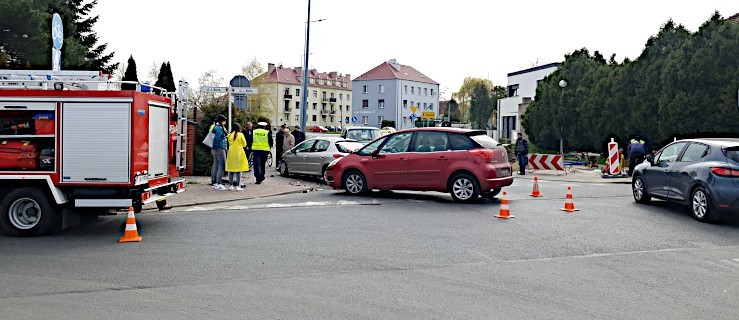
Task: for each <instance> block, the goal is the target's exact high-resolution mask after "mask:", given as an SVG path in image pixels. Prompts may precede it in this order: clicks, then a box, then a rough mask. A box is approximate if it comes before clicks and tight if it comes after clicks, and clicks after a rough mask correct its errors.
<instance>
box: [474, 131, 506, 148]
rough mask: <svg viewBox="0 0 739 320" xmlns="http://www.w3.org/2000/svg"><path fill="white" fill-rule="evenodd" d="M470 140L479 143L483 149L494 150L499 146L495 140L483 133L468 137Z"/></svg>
mask: <svg viewBox="0 0 739 320" xmlns="http://www.w3.org/2000/svg"><path fill="white" fill-rule="evenodd" d="M469 137H470V138H472V140H475V142H477V143H479V144H480V145H481V146H482V147H483V148H495V147H497V146H499V145H500V143H498V141H495V139H493V138H491V137H488V136H487V135H486V134H485V133H482V132H480V133H477V134H474V133H473V134H472V135H470V136H469Z"/></svg>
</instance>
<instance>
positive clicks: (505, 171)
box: [500, 169, 511, 176]
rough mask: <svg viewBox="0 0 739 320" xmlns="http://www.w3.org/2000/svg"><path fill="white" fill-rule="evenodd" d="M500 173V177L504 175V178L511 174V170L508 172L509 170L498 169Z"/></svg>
mask: <svg viewBox="0 0 739 320" xmlns="http://www.w3.org/2000/svg"><path fill="white" fill-rule="evenodd" d="M500 173H501V174H502V175H504V176H507V175H510V174H511V170H509V169H500Z"/></svg>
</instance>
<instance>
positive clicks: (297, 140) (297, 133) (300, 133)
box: [292, 125, 305, 146]
mask: <svg viewBox="0 0 739 320" xmlns="http://www.w3.org/2000/svg"><path fill="white" fill-rule="evenodd" d="M292 134H293V137H295V145H296V146H297V145H299V144H300V143H301V142H303V141H305V133H303V131H300V126H298V125H296V126H295V130H293V132H292Z"/></svg>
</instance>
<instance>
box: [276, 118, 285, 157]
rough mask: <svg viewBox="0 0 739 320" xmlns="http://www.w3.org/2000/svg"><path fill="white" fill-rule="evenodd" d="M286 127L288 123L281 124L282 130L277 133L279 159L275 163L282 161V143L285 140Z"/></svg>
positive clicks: (277, 154)
mask: <svg viewBox="0 0 739 320" xmlns="http://www.w3.org/2000/svg"><path fill="white" fill-rule="evenodd" d="M285 128H287V125H286V124H284V123H283V124H282V125H281V126H280V130H277V134H276V135H275V140H276V141H275V157H276V159H277V161H276V162H275V163H278V164H279V163H280V161H281V160H282V151H283V150H282V145H283V144H284V142H285Z"/></svg>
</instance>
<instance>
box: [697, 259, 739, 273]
mask: <svg viewBox="0 0 739 320" xmlns="http://www.w3.org/2000/svg"><path fill="white" fill-rule="evenodd" d="M705 262H706V263H708V264H710V265H714V266H717V267H719V268H723V269H726V270H731V271H734V272H736V271H737V270H736V269H733V268H729V267H727V266H725V265H723V264H720V263H716V262H713V261H705Z"/></svg>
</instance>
